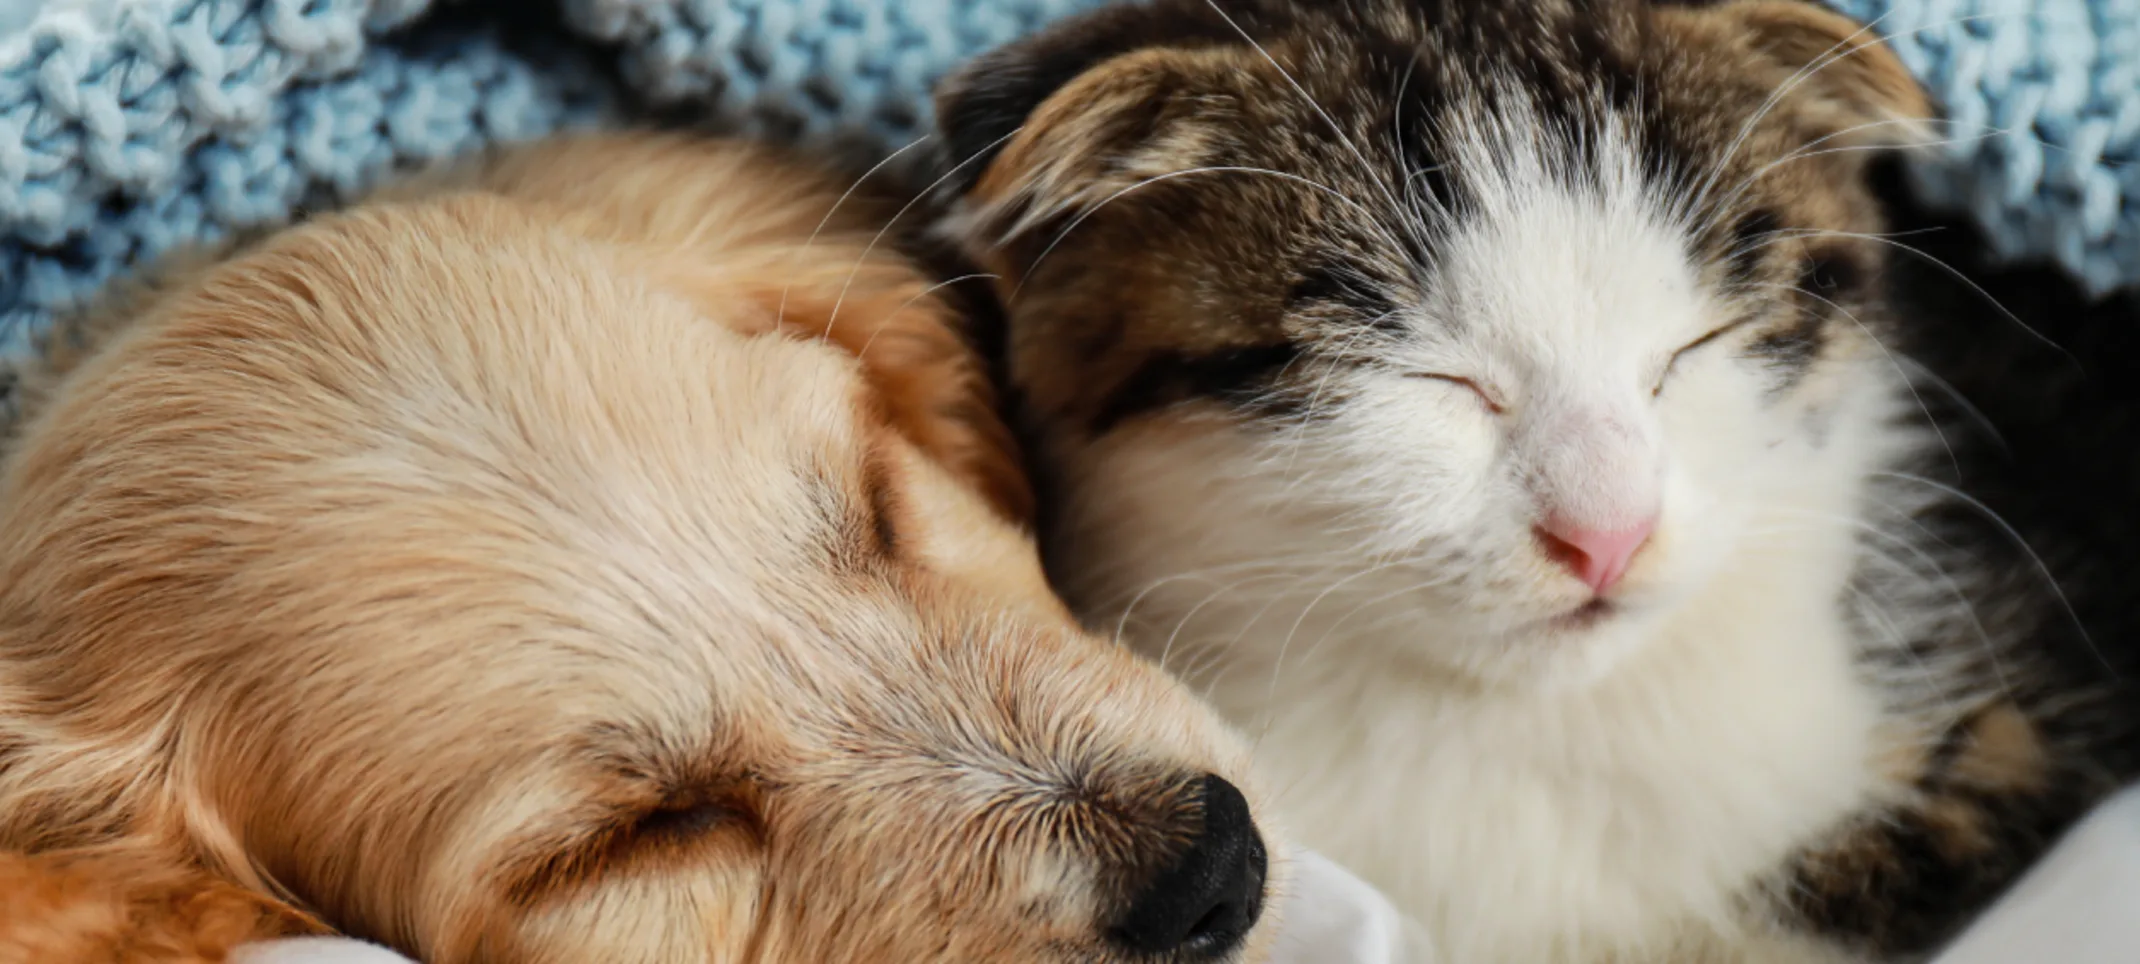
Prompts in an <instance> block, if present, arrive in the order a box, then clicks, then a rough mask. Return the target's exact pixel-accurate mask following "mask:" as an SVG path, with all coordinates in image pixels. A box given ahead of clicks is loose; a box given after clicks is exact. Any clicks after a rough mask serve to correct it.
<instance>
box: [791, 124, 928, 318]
mask: <svg viewBox="0 0 2140 964" xmlns="http://www.w3.org/2000/svg"><path fill="white" fill-rule="evenodd" d="M935 136H936V135H934V134H923V135H921V136H920V137H917V138H915V139H913V140H911V141H908V142H907V143H906V146H904V147H901V148H899V149H898V150H896V151H893V152H891V153H890V154H886V155H885V156H884V158H883V159H882V160H880V161H878V162H877V163H875V164H873V165H870V168H869V170H867V171H864V172H862V176H861V177H858V178H855V180H854V183H853V184H849V185H847V190H845V191H843V192H841V193H840V196H839V199H838V200H835V201H833V202H832V207H830V208H827V209H826V210H825V216H824V217H822V218H819V219H818V222H817V227H815V228H812V229H810V236H809V237H807V238H804V239H803V243H802V249H801V253H803V254H808V253H809V252H810V248H811V246H813V245H815V244H817V239H818V236H820V235H822V234H824V233H825V228H826V227H827V226H829V225H830V224H832V218H833V216H834V215H837V214H839V213H840V208H842V207H844V206H846V204H847V202H848V201H849V200H850V199H852V198H853V197H854V194H855V192H856V191H858V190H861V188H862V185H864V184H867V183H869V179H870V178H873V177H876V176H877V172H879V171H882V170H884V169H885V168H886V167H887V166H890V165H891V163H892V162H893V161H896V160H898V159H899V158H900V156H901V155H903V154H905V153H906V152H908V151H911V150H913V149H914V148H916V147H920V146H921V145H923V144H926V143H928V142H929V141H930V140H932V139H933V138H934V137H935ZM962 166H963V165H962ZM794 289H795V282H794V280H793V279H792V278H790V279H789V281H788V283H787V284H785V285H783V286H781V289H780V308H779V310H777V311H775V312H774V313H773V326H774V327H775V328H779V327H784V326H785V325H786V324H787V322H788V293H789V292H791V291H793V290H794ZM831 335H832V326H831V325H830V324H829V323H828V324H827V325H826V326H825V335H824V337H828V338H829V337H831Z"/></svg>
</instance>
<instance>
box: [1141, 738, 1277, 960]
mask: <svg viewBox="0 0 2140 964" xmlns="http://www.w3.org/2000/svg"><path fill="white" fill-rule="evenodd" d="M1200 793H1201V795H1202V804H1203V808H1202V809H1203V818H1204V819H1203V826H1202V827H1201V828H1200V829H1199V830H1198V831H1197V834H1196V837H1195V838H1194V840H1192V841H1191V842H1190V844H1189V847H1188V849H1186V850H1183V851H1182V852H1181V854H1180V855H1179V856H1177V857H1176V858H1175V859H1174V862H1173V864H1172V865H1170V866H1167V867H1164V868H1162V869H1161V870H1160V871H1159V874H1158V876H1156V877H1154V878H1153V879H1152V881H1151V882H1150V883H1149V884H1147V885H1145V888H1144V892H1143V893H1141V894H1138V895H1137V897H1136V899H1135V900H1133V901H1131V902H1130V905H1129V910H1128V912H1127V913H1124V914H1123V915H1122V918H1121V920H1120V921H1118V922H1117V923H1116V924H1115V927H1114V931H1113V933H1112V935H1111V936H1112V937H1113V938H1114V941H1115V943H1117V944H1119V945H1121V946H1122V947H1124V948H1126V949H1129V950H1132V951H1140V952H1143V953H1147V954H1159V953H1167V952H1173V953H1174V954H1175V958H1174V959H1175V960H1179V961H1208V960H1214V959H1217V958H1219V957H1221V956H1223V955H1225V954H1227V953H1229V952H1231V951H1233V950H1234V949H1235V948H1237V947H1239V946H1241V941H1242V939H1243V938H1245V937H1247V936H1248V931H1249V929H1250V928H1252V927H1254V926H1256V918H1257V917H1259V916H1261V915H1262V913H1263V877H1264V874H1265V873H1266V872H1267V871H1268V870H1269V869H1270V867H1269V864H1270V858H1269V857H1268V855H1266V854H1265V853H1264V851H1263V837H1262V836H1261V835H1259V834H1258V833H1256V821H1255V818H1254V817H1252V816H1250V815H1249V812H1248V800H1247V798H1245V797H1243V796H1241V791H1240V789H1239V788H1237V787H1235V786H1234V785H1233V784H1231V783H1228V782H1226V781H1225V780H1222V779H1220V778H1219V777H1217V776H1212V775H1207V776H1205V777H1204V780H1203V786H1202V787H1201V789H1200Z"/></svg>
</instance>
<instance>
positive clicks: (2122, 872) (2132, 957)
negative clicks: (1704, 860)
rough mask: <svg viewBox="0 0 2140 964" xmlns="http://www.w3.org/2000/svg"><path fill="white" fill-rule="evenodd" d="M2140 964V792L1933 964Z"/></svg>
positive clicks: (379, 956) (2100, 816)
mask: <svg viewBox="0 0 2140 964" xmlns="http://www.w3.org/2000/svg"><path fill="white" fill-rule="evenodd" d="M1293 873H1294V886H1293V895H1292V897H1291V898H1290V899H1289V900H1288V901H1287V903H1286V907H1285V910H1284V913H1285V918H1284V920H1285V927H1284V930H1283V931H1281V932H1280V933H1279V935H1278V949H1277V953H1276V954H1275V955H1274V956H1273V958H1272V961H1271V964H1432V962H1429V961H1426V960H1423V959H1418V958H1413V957H1407V956H1406V950H1405V948H1406V947H1407V946H1414V947H1416V946H1418V945H1419V943H1420V942H1419V941H1418V940H1417V939H1416V938H1415V939H1408V938H1407V937H1406V932H1407V929H1408V926H1409V925H1407V924H1406V923H1405V921H1404V919H1403V918H1402V917H1401V916H1400V915H1398V913H1397V912H1396V910H1394V909H1393V908H1391V906H1390V905H1389V902H1387V901H1385V900H1383V899H1382V896H1381V895H1380V894H1377V893H1376V892H1375V891H1374V890H1373V889H1372V888H1370V887H1368V886H1367V885H1366V884H1363V883H1361V882H1360V880H1359V879H1358V878H1356V877H1354V876H1352V875H1351V874H1349V873H1347V872H1345V870H1344V869H1343V868H1341V867H1338V866H1337V865H1335V864H1332V863H1331V862H1329V861H1327V860H1324V859H1323V858H1321V857H1318V856H1316V855H1314V854H1309V853H1300V854H1296V855H1295V858H1294V863H1293ZM2039 961H2043V962H2050V961H2055V962H2057V964H2135V962H2140V788H2136V789H2133V790H2130V791H2127V792H2126V793H2125V794H2123V795H2121V796H2119V797H2118V798H2116V799H2114V800H2112V801H2110V802H2109V803H2107V804H2105V805H2104V806H2103V807H2101V808H2100V809H2098V810H2097V811H2096V813H2095V814H2094V815H2093V816H2091V817H2089V818H2088V820H2086V821H2084V822H2083V823H2082V824H2081V825H2080V826H2078V827H2076V828H2074V830H2073V832H2072V833H2070V834H2068V835H2067V836H2066V839H2065V840H2064V841H2062V842H2061V843H2060V844H2059V845H2058V847H2057V848H2056V849H2054V850H2053V851H2052V852H2051V854H2050V855H2049V856H2048V857H2046V858H2044V861H2043V863H2042V864H2041V865H2039V866H2038V867H2037V868H2036V869H2035V870H2034V871H2033V872H2031V873H2030V874H2029V875H2028V877H2026V878H2025V879H2023V880H2022V882H2021V883H2020V884H2019V885H2017V886H2016V887H2015V888H2014V890H2013V892H2012V893H2011V894H2009V895H2007V898H2006V899H2005V900H2003V901H2001V902H2000V903H1999V905H1998V906H1996V907H1994V908H1992V910H1991V912H1990V913H1989V914H1986V915H1985V917H1984V919H1982V920H1980V921H1978V922H1977V924H1976V926H1975V927H1974V928H1972V929H1970V931H1969V933H1968V934H1966V935H1964V936H1963V937H1962V939H1961V940H1960V941H1959V942H1957V943H1956V944H1955V946H1954V947H1952V948H1949V949H1948V951H1947V952H1946V953H1945V954H1943V955H1941V956H1940V957H1939V959H1938V960H1937V961H1936V962H1935V964H2033V962H2039ZM231 964H412V962H410V961H409V960H408V959H407V958H404V957H401V956H400V955H398V954H395V953H393V952H391V951H385V950H381V949H379V948H377V947H374V946H372V945H370V944H363V943H359V942H357V941H351V940H339V939H332V938H319V937H311V938H302V939H296V940H284V941H272V942H268V943H264V944H255V945H252V946H250V947H247V948H243V949H241V950H240V951H239V952H238V955H237V956H236V957H235V958H234V959H233V960H232V962H231Z"/></svg>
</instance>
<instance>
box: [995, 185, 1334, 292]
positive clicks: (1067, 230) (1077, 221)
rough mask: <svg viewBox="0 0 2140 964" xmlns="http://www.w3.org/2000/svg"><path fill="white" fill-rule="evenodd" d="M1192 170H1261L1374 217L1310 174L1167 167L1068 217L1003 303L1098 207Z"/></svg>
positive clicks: (1029, 278) (1019, 289) (1105, 205)
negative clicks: (1175, 168)
mask: <svg viewBox="0 0 2140 964" xmlns="http://www.w3.org/2000/svg"><path fill="white" fill-rule="evenodd" d="M1193 174H1260V175H1264V176H1266V177H1275V178H1278V179H1280V180H1284V181H1291V182H1293V183H1295V184H1299V185H1301V186H1303V187H1308V188H1313V189H1315V190H1317V191H1321V192H1322V193H1324V194H1327V195H1329V196H1331V197H1333V198H1336V199H1338V200H1340V201H1343V202H1345V203H1346V204H1349V205H1352V206H1353V208H1354V209H1356V210H1358V211H1360V212H1362V213H1363V214H1365V215H1366V216H1367V217H1369V218H1373V217H1374V212H1372V211H1370V210H1368V208H1367V207H1366V206H1365V205H1363V204H1361V203H1360V202H1359V201H1356V200H1354V199H1352V198H1351V197H1348V196H1347V195H1346V194H1345V193H1344V192H1342V191H1339V190H1337V189H1336V188H1333V187H1331V186H1329V185H1327V184H1324V183H1322V182H1320V181H1316V180H1313V179H1311V178H1306V177H1302V176H1300V175H1298V174H1289V173H1286V172H1284V171H1275V170H1272V169H1270V168H1267V167H1247V166H1243V165H1238V164H1214V165H1207V166H1203V167H1191V168H1185V169H1183V170H1179V171H1168V172H1166V173H1164V174H1155V175H1153V176H1151V177H1148V178H1145V179H1144V180H1141V181H1138V182H1136V183H1135V184H1131V185H1129V186H1128V187H1125V188H1122V189H1121V190H1119V191H1116V192H1114V193H1113V194H1110V195H1108V196H1107V197H1105V198H1102V199H1101V200H1100V202H1099V203H1098V204H1095V205H1093V206H1092V207H1090V208H1087V209H1085V210H1084V211H1082V212H1080V213H1079V214H1078V216H1077V217H1075V218H1073V219H1071V221H1070V223H1069V225H1068V226H1066V227H1064V228H1063V229H1062V231H1061V232H1059V233H1058V234H1056V235H1055V238H1054V240H1051V241H1049V242H1048V246H1047V247H1045V248H1042V249H1041V251H1040V254H1039V255H1038V256H1036V257H1035V258H1034V259H1033V263H1032V264H1031V265H1029V266H1027V268H1026V271H1025V277H1023V278H1020V279H1018V284H1017V285H1016V286H1014V287H1012V288H1011V293H1010V296H1009V297H1006V298H1005V299H1003V300H1004V302H1005V304H1009V303H1011V302H1013V301H1016V300H1017V298H1018V295H1019V293H1020V292H1022V291H1024V290H1025V285H1026V282H1028V281H1030V280H1032V278H1033V276H1034V275H1036V274H1038V273H1039V271H1040V264H1041V262H1043V261H1046V260H1047V259H1048V255H1050V254H1053V253H1054V252H1055V249H1056V247H1057V246H1058V245H1061V244H1062V243H1063V239H1065V238H1068V237H1069V236H1070V234H1071V233H1072V232H1074V231H1076V230H1077V229H1078V228H1079V227H1080V226H1082V225H1083V224H1084V223H1085V222H1086V221H1087V220H1088V219H1090V218H1091V217H1092V216H1093V215H1095V214H1098V213H1099V212H1100V210H1101V209H1103V208H1105V207H1107V206H1108V205H1110V204H1113V203H1114V202H1116V201H1119V200H1121V199H1122V198H1123V197H1125V196H1127V195H1129V194H1130V193H1132V192H1135V191H1140V190H1143V189H1144V188H1147V187H1150V186H1152V185H1154V184H1161V183H1165V182H1167V181H1171V180H1174V179H1175V178H1179V177H1188V176H1190V175H1193Z"/></svg>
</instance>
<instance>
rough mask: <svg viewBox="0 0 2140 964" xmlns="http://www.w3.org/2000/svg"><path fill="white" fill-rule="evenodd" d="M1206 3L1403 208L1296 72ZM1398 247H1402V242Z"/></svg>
mask: <svg viewBox="0 0 2140 964" xmlns="http://www.w3.org/2000/svg"><path fill="white" fill-rule="evenodd" d="M1204 5H1205V6H1208V7H1210V8H1211V12H1212V13H1215V14H1218V16H1219V19H1221V20H1224V21H1226V26H1228V27H1230V28H1232V30H1233V32H1234V33H1235V34H1236V35H1238V36H1239V37H1240V38H1241V40H1242V42H1244V43H1246V44H1248V45H1249V46H1250V47H1253V48H1255V51H1256V53H1257V54H1259V55H1261V56H1262V57H1263V60H1264V62H1265V63H1268V64H1270V65H1271V69H1272V70H1276V71H1277V72H1278V76H1279V77H1282V78H1284V79H1285V82H1286V85H1287V86H1289V87H1291V88H1293V93H1295V94H1298V95H1300V99H1301V100H1302V101H1303V102H1305V103H1306V104H1307V105H1308V108H1309V109H1310V110H1313V111H1315V114H1316V116H1318V117H1320V118H1322V120H1323V123H1324V124H1325V125H1327V126H1329V128H1330V133H1332V134H1334V135H1336V136H1337V139H1338V143H1339V144H1341V145H1343V146H1344V148H1345V150H1346V152H1348V153H1350V154H1351V155H1352V156H1353V159H1354V160H1355V161H1358V162H1359V164H1360V174H1361V176H1362V177H1364V178H1365V179H1366V180H1367V182H1368V183H1370V184H1373V185H1374V186H1375V189H1376V190H1378V191H1381V192H1382V197H1383V200H1385V201H1387V202H1389V205H1390V210H1392V211H1402V210H1404V205H1402V204H1400V203H1398V201H1397V198H1396V196H1395V195H1393V194H1391V193H1390V190H1389V186H1388V185H1387V184H1386V183H1385V180H1384V178H1383V177H1381V176H1380V173H1379V171H1378V170H1377V168H1376V167H1375V165H1374V164H1373V162H1371V161H1369V160H1368V159H1367V154H1366V153H1365V152H1363V151H1361V150H1360V146H1359V145H1358V144H1357V143H1354V142H1353V139H1352V137H1351V135H1349V134H1347V133H1345V129H1344V128H1343V127H1341V126H1339V125H1338V122H1337V118H1335V117H1332V116H1330V112H1329V111H1327V110H1324V109H1323V105H1322V104H1320V103H1318V102H1317V101H1316V99H1315V98H1314V97H1313V96H1311V95H1310V94H1309V93H1308V88H1306V87H1304V86H1302V85H1301V83H1300V81H1299V80H1298V79H1297V78H1295V77H1294V76H1293V72H1292V71H1290V70H1287V69H1285V65H1284V64H1281V63H1279V62H1278V58H1277V57H1275V56H1273V55H1272V54H1271V52H1270V49H1269V48H1267V47H1265V46H1263V44H1262V43H1261V42H1260V41H1258V40H1257V39H1256V38H1255V37H1254V36H1252V35H1251V34H1249V32H1248V31H1247V30H1246V29H1243V28H1242V26H1241V24H1240V23H1239V22H1237V21H1235V20H1234V18H1233V16H1232V15H1231V14H1228V13H1227V12H1226V9H1225V8H1224V7H1221V6H1219V4H1218V0H1204ZM1369 223H1371V224H1380V219H1373V220H1371V221H1370V222H1369ZM1400 223H1401V224H1404V225H1406V228H1405V230H1406V231H1407V232H1408V233H1409V232H1410V231H1411V230H1412V229H1411V228H1410V226H1409V222H1402V221H1401V222H1400ZM1382 233H1384V234H1387V233H1388V230H1387V228H1386V227H1385V228H1383V229H1382ZM1389 240H1391V241H1396V240H1397V239H1396V238H1390V239H1389ZM1411 240H1412V241H1414V242H1415V243H1416V242H1421V241H1424V240H1425V239H1424V238H1420V237H1417V236H1414V237H1412V238H1411ZM1399 247H1402V246H1401V245H1400V246H1399Z"/></svg>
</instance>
